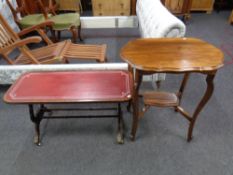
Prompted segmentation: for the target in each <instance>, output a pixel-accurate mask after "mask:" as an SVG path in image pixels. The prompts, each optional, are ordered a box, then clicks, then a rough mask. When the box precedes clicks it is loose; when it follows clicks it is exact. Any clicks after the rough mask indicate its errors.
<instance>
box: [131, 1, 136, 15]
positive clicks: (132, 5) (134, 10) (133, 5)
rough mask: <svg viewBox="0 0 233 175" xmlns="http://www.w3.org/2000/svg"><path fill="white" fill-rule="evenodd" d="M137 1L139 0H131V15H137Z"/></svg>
mask: <svg viewBox="0 0 233 175" xmlns="http://www.w3.org/2000/svg"><path fill="white" fill-rule="evenodd" d="M136 2H137V0H131V15H136Z"/></svg>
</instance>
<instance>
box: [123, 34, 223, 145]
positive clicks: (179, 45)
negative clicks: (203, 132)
mask: <svg viewBox="0 0 233 175" xmlns="http://www.w3.org/2000/svg"><path fill="white" fill-rule="evenodd" d="M121 58H122V59H123V60H124V61H126V62H128V63H129V65H130V66H131V68H130V70H131V72H135V74H134V95H133V100H132V101H133V109H134V110H133V111H134V114H133V122H132V130H131V138H132V140H135V136H136V131H137V128H138V122H139V119H140V116H141V115H143V114H144V112H145V111H146V110H147V109H148V108H149V107H150V106H158V107H174V108H175V111H177V112H179V113H181V114H182V115H183V116H184V117H185V118H186V119H187V120H188V121H189V129H188V133H187V141H188V142H189V141H191V139H192V135H193V129H194V126H195V123H196V120H197V117H198V115H199V114H200V112H201V110H202V109H203V108H204V106H205V105H206V103H207V102H208V100H209V99H210V97H211V95H212V93H213V91H214V77H215V75H216V73H217V70H218V69H219V68H221V67H222V66H223V53H222V52H221V51H220V50H219V49H218V48H216V47H214V46H213V45H211V44H209V43H207V42H205V41H202V40H199V39H195V38H162V39H152V38H151V39H136V40H133V41H130V42H129V43H127V44H126V45H125V46H124V47H123V48H122V49H121ZM153 73H172V74H184V78H183V80H182V83H181V85H180V88H179V90H178V92H177V93H164V92H163V93H161V92H154V94H152V95H153V97H152V96H151V97H150V96H149V95H148V96H146V95H145V94H146V93H144V95H143V96H144V104H145V108H144V111H142V112H140V111H139V101H138V98H139V88H140V84H141V82H142V77H143V75H148V74H149V75H150V74H153ZM191 73H200V74H204V75H206V83H207V89H206V91H205V94H204V96H203V97H202V99H201V101H200V102H199V104H198V105H197V107H196V109H195V111H194V113H193V114H192V115H190V114H188V112H186V111H185V110H184V109H183V108H182V107H181V101H182V96H183V92H184V89H185V86H186V84H187V81H188V78H189V75H190V74H191ZM147 94H148V93H147ZM156 97H158V98H156ZM161 97H166V98H161ZM164 99H165V100H164Z"/></svg>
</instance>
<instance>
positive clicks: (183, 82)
mask: <svg viewBox="0 0 233 175" xmlns="http://www.w3.org/2000/svg"><path fill="white" fill-rule="evenodd" d="M189 75H190V73H185V74H184V78H183V80H182V83H181V85H180V89H179V92H178V93H177V97H178V99H179V104H178V106H180V104H181V99H182V96H183V92H184V88H185V86H186V84H187V82H188V79H189ZM175 111H176V112H178V110H177V106H176V107H175Z"/></svg>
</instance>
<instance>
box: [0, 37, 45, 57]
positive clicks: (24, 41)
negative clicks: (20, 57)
mask: <svg viewBox="0 0 233 175" xmlns="http://www.w3.org/2000/svg"><path fill="white" fill-rule="evenodd" d="M41 40H42V39H41V37H38V36H32V37H28V38H25V39H22V40H19V41H16V42H14V43H13V44H11V45H10V46H8V47H5V48H2V49H1V50H0V53H6V52H7V51H10V50H12V49H15V48H17V47H21V46H25V45H26V44H30V43H39V42H41Z"/></svg>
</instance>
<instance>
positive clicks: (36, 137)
mask: <svg viewBox="0 0 233 175" xmlns="http://www.w3.org/2000/svg"><path fill="white" fill-rule="evenodd" d="M34 144H36V145H37V146H41V142H40V139H39V137H38V136H35V137H34Z"/></svg>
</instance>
